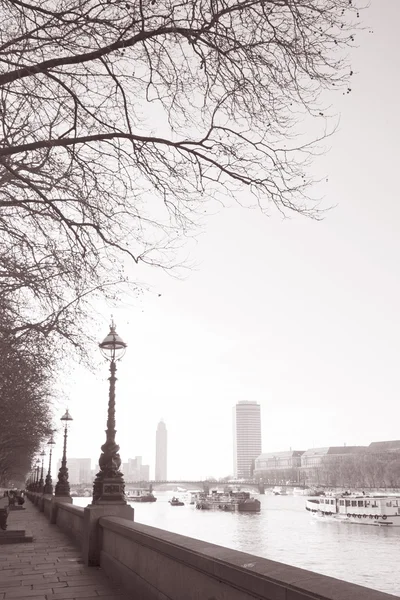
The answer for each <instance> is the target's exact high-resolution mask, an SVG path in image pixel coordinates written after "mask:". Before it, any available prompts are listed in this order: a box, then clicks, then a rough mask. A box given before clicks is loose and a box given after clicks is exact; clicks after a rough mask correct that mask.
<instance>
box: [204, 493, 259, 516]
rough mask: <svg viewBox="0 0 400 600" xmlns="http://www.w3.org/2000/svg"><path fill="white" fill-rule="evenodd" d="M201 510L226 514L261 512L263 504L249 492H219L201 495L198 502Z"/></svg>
mask: <svg viewBox="0 0 400 600" xmlns="http://www.w3.org/2000/svg"><path fill="white" fill-rule="evenodd" d="M196 508H198V509H200V510H221V511H224V512H260V510H261V503H260V501H259V500H257V499H256V498H253V497H251V496H250V493H249V492H233V491H231V492H229V493H226V492H218V491H217V490H214V491H213V492H211V494H208V495H207V494H200V495H199V498H198V499H197V502H196Z"/></svg>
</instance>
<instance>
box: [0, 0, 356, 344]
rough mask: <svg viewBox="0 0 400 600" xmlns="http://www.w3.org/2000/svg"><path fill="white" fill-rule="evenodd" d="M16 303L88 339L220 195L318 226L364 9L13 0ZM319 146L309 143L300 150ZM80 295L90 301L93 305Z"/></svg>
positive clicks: (314, 0) (44, 326) (245, 0)
mask: <svg viewBox="0 0 400 600" xmlns="http://www.w3.org/2000/svg"><path fill="white" fill-rule="evenodd" d="M0 16H1V20H2V27H1V30H0V122H1V129H2V141H1V145H0V231H1V241H0V286H1V287H0V292H1V293H3V291H2V290H4V292H5V293H7V294H9V295H12V297H13V298H14V301H15V302H14V308H15V310H14V313H13V319H14V332H23V331H26V330H27V329H29V328H32V327H34V328H36V329H37V330H39V331H42V332H43V333H48V332H50V331H54V330H58V331H59V332H61V333H62V334H64V333H65V332H68V334H71V331H72V330H71V326H72V325H73V321H74V319H75V316H76V315H75V312H74V311H76V309H77V306H78V307H82V302H84V299H85V298H87V295H88V294H89V293H90V291H92V290H99V291H101V292H104V291H105V290H107V287H108V286H109V285H110V286H111V284H115V283H116V282H122V283H124V282H126V281H127V279H128V276H127V275H126V273H125V266H126V260H125V259H131V260H133V261H134V263H139V262H144V263H149V264H156V265H163V266H167V267H168V266H170V264H171V262H170V261H171V254H170V253H169V250H170V249H171V248H172V249H173V248H174V247H175V244H176V243H180V240H181V239H182V238H184V237H185V236H187V235H189V234H190V232H191V231H192V228H193V227H195V225H196V223H197V222H198V219H199V218H201V216H202V214H203V213H204V211H206V210H207V202H208V201H209V199H210V198H212V199H213V200H217V201H222V202H224V201H225V199H226V197H227V196H232V197H233V198H236V199H238V200H239V201H244V196H243V195H242V190H244V189H248V190H249V191H250V192H251V194H247V195H246V198H248V197H251V198H253V199H254V204H255V205H257V206H259V207H260V208H261V210H263V211H267V210H268V208H269V206H270V205H275V206H276V207H277V208H278V210H280V211H282V212H287V211H289V212H290V211H297V212H300V213H303V214H306V215H311V216H316V214H317V213H316V211H315V206H313V205H312V203H311V204H310V203H309V202H308V193H307V189H308V185H309V183H310V179H309V173H308V170H307V165H308V162H309V159H310V157H312V148H311V146H310V143H311V142H313V141H314V138H313V136H311V138H310V139H309V138H304V136H300V137H298V136H299V130H298V129H296V127H295V125H296V124H297V123H298V121H299V120H301V119H304V118H305V115H307V118H309V117H316V118H317V119H321V118H323V109H321V105H320V100H319V99H320V95H321V91H323V90H324V89H332V88H333V89H340V90H342V92H343V93H346V92H348V91H349V90H350V88H349V83H348V82H349V78H350V76H351V74H352V73H351V70H350V68H349V66H348V64H347V62H346V58H345V54H344V52H343V51H344V50H346V47H348V46H349V44H351V43H352V41H353V39H354V30H355V28H356V26H357V25H356V24H357V18H358V16H359V15H358V12H357V9H356V8H355V7H354V6H353V2H352V0H191V1H189V2H175V1H174V0H157V2H156V1H155V0H139V1H135V2H132V1H131V0H123V1H122V0H113V1H111V0H40V1H39V0H32V1H31V0H1V4H0ZM299 140H301V141H299ZM77 299H78V302H77V303H76V302H75V301H76V300H77Z"/></svg>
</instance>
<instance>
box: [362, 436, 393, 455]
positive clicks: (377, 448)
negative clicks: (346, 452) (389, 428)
mask: <svg viewBox="0 0 400 600" xmlns="http://www.w3.org/2000/svg"><path fill="white" fill-rule="evenodd" d="M367 452H368V454H375V455H379V456H382V457H384V456H386V455H388V454H390V455H392V456H393V455H394V454H400V440H392V441H388V442H371V443H370V445H369V446H368V448H367Z"/></svg>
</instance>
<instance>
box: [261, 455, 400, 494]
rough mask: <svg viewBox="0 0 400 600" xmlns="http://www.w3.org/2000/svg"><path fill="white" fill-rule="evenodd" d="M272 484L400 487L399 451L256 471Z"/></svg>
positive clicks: (328, 458)
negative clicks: (305, 465) (314, 464)
mask: <svg viewBox="0 0 400 600" xmlns="http://www.w3.org/2000/svg"><path fill="white" fill-rule="evenodd" d="M257 478H261V479H263V480H264V481H266V482H269V483H276V484H282V483H286V482H289V481H290V482H291V483H296V482H297V483H299V484H305V485H309V486H319V485H321V486H329V487H341V488H360V487H367V488H368V487H373V488H379V487H391V488H396V487H400V452H398V453H396V452H393V453H390V452H388V453H386V454H370V453H365V454H358V455H354V456H346V457H340V458H332V457H326V458H325V459H323V460H322V462H321V464H320V465H318V466H315V467H312V468H306V469H305V468H290V469H278V470H276V469H269V470H265V471H263V472H262V473H259V472H257Z"/></svg>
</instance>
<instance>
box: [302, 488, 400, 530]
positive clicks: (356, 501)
mask: <svg viewBox="0 0 400 600" xmlns="http://www.w3.org/2000/svg"><path fill="white" fill-rule="evenodd" d="M306 510H309V511H311V512H312V513H314V514H315V515H316V516H318V517H324V518H328V519H329V518H331V519H334V520H336V521H343V522H348V523H357V524H361V525H375V526H376V525H382V526H394V527H400V495H393V496H388V495H369V496H367V495H365V494H363V495H357V494H338V495H336V496H335V497H332V496H330V497H322V496H321V497H319V498H307V500H306Z"/></svg>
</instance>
